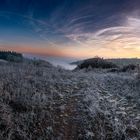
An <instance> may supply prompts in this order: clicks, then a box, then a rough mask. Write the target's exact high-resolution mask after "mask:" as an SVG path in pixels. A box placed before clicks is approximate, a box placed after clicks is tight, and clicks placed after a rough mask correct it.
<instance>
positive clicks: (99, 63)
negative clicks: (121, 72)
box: [76, 57, 117, 69]
mask: <svg viewBox="0 0 140 140" xmlns="http://www.w3.org/2000/svg"><path fill="white" fill-rule="evenodd" d="M77 64H78V65H77V68H76V69H84V68H89V67H91V68H102V69H108V68H117V65H116V64H114V63H113V62H110V61H107V60H105V59H103V58H99V57H95V58H91V59H86V60H83V61H80V62H79V63H78V62H77Z"/></svg>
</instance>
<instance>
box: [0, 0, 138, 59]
mask: <svg viewBox="0 0 140 140" xmlns="http://www.w3.org/2000/svg"><path fill="white" fill-rule="evenodd" d="M139 5H140V1H139V0H133V1H132V0H0V49H5V50H6V49H9V50H15V51H19V52H23V53H29V54H35V55H42V56H58V57H61V56H62V57H74V58H88V57H94V56H97V55H98V56H100V55H101V56H103V57H140V39H139V38H140V31H139V27H140V20H139V16H140V11H139V8H140V6H139Z"/></svg>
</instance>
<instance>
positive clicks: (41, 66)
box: [0, 60, 140, 140]
mask: <svg viewBox="0 0 140 140" xmlns="http://www.w3.org/2000/svg"><path fill="white" fill-rule="evenodd" d="M0 138H1V140H139V139H140V78H139V74H138V72H137V71H126V72H110V71H108V70H104V71H102V70H101V69H96V70H92V69H91V68H90V69H88V70H86V69H78V70H74V71H70V70H65V69H63V68H61V67H54V66H53V65H51V64H50V63H48V62H45V61H41V60H40V61H39V60H38V61H37V60H34V61H24V62H20V63H15V62H5V61H1V62H0Z"/></svg>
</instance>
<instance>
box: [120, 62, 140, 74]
mask: <svg viewBox="0 0 140 140" xmlns="http://www.w3.org/2000/svg"><path fill="white" fill-rule="evenodd" d="M136 68H137V66H136V65H134V64H129V65H126V66H124V67H123V68H122V69H121V70H120V71H121V72H127V71H132V70H135V69H136Z"/></svg>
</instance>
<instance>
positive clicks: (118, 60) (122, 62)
mask: <svg viewBox="0 0 140 140" xmlns="http://www.w3.org/2000/svg"><path fill="white" fill-rule="evenodd" d="M90 59H93V58H90ZM90 59H84V60H79V61H75V62H72V63H70V64H71V65H80V64H81V63H83V62H84V61H85V60H90ZM105 60H107V61H109V62H113V63H114V64H116V65H118V66H124V65H129V64H134V65H137V64H140V59H139V58H112V59H105Z"/></svg>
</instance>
